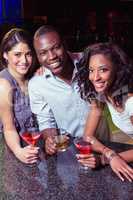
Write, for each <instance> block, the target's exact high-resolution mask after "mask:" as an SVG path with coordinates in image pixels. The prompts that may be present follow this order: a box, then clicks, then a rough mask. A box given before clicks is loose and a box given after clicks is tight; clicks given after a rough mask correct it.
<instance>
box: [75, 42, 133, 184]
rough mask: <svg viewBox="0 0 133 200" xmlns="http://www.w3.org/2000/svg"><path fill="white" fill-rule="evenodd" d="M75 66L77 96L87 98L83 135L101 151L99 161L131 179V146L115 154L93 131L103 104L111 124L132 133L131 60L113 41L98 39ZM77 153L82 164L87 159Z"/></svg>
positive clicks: (132, 158)
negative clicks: (103, 41)
mask: <svg viewBox="0 0 133 200" xmlns="http://www.w3.org/2000/svg"><path fill="white" fill-rule="evenodd" d="M78 69H79V77H78V78H79V85H80V89H81V96H82V97H83V98H84V99H86V100H89V101H90V102H91V105H92V106H91V107H92V111H91V115H90V116H89V117H88V120H87V123H86V127H85V138H86V140H88V141H89V142H91V143H92V147H93V149H94V150H95V151H97V152H100V153H102V156H101V162H102V164H110V166H111V168H112V170H113V171H114V172H115V173H116V174H117V175H118V176H119V178H120V179H121V180H122V181H124V179H125V178H126V179H128V180H129V181H132V180H133V169H132V168H131V167H130V166H129V165H128V162H131V161H133V150H128V151H125V152H121V153H119V154H117V153H116V152H115V151H113V150H112V149H110V148H108V147H106V146H104V145H103V144H102V143H101V142H99V141H98V140H97V139H96V138H95V137H94V136H93V135H94V133H95V130H96V128H97V125H98V122H99V119H100V116H101V114H102V108H103V105H104V104H107V106H108V108H109V111H110V113H111V117H112V120H113V122H114V124H115V125H116V126H117V127H118V128H119V129H120V130H122V131H123V132H125V133H126V134H127V135H129V136H133V64H132V62H131V60H130V59H129V58H128V56H127V55H126V54H125V53H124V52H123V50H122V49H121V48H120V47H118V46H117V45H115V44H111V43H98V44H94V45H91V46H89V47H88V48H86V49H85V51H84V58H83V59H82V60H81V63H80V65H79V66H78ZM83 158H84V157H83V155H81V157H80V162H82V163H83V164H86V165H87V163H89V162H90V161H89V156H88V159H83Z"/></svg>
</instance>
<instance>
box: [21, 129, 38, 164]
mask: <svg viewBox="0 0 133 200" xmlns="http://www.w3.org/2000/svg"><path fill="white" fill-rule="evenodd" d="M20 136H21V138H22V139H23V140H24V141H25V142H26V143H27V144H28V145H32V146H36V145H37V142H38V141H39V139H40V137H41V133H40V132H39V131H36V130H35V129H34V128H33V129H32V128H30V129H28V131H25V132H22V133H21V134H20ZM38 161H40V157H39V159H38ZM37 163H38V162H37ZM35 164H36V163H34V164H30V166H34V165H35Z"/></svg>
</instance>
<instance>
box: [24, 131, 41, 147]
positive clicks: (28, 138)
mask: <svg viewBox="0 0 133 200" xmlns="http://www.w3.org/2000/svg"><path fill="white" fill-rule="evenodd" d="M40 136H41V134H40V133H39V132H32V133H30V132H24V133H22V134H21V137H22V138H23V140H24V141H25V142H27V144H29V145H30V144H31V145H33V146H35V145H36V143H37V141H38V139H39V138H40Z"/></svg>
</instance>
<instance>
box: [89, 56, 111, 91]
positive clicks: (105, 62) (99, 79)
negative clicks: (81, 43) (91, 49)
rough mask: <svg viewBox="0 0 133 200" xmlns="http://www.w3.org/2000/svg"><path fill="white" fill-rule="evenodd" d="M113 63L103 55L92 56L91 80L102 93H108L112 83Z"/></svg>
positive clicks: (90, 64)
mask: <svg viewBox="0 0 133 200" xmlns="http://www.w3.org/2000/svg"><path fill="white" fill-rule="evenodd" d="M112 68H113V67H112V62H111V61H110V60H109V59H108V57H107V56H104V55H102V54H96V55H92V56H91V57H90V60H89V79H90V81H91V82H92V84H93V85H94V88H95V90H96V91H97V92H98V93H100V92H102V93H104V92H107V90H108V88H109V86H110V84H111V83H112V81H113V80H112V75H113V73H112V70H113V69H112Z"/></svg>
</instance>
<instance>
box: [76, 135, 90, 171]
mask: <svg viewBox="0 0 133 200" xmlns="http://www.w3.org/2000/svg"><path fill="white" fill-rule="evenodd" d="M74 144H75V146H76V148H77V149H78V151H79V153H80V154H84V155H85V154H86V155H87V154H91V152H92V148H91V144H90V143H89V142H87V141H85V140H84V139H83V138H82V137H77V138H75V139H74ZM79 168H80V169H83V170H88V169H89V167H88V166H86V165H83V164H79Z"/></svg>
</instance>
